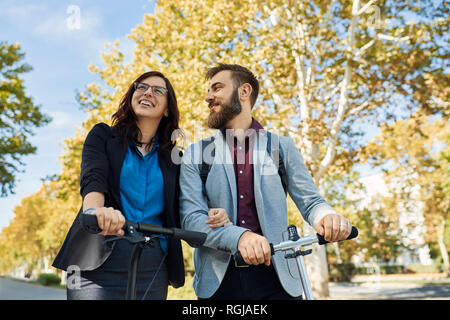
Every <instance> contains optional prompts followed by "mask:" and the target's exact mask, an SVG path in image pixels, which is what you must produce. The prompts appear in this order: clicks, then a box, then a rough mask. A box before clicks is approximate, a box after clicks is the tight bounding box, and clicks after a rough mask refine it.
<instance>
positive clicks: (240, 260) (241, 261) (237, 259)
mask: <svg viewBox="0 0 450 320" xmlns="http://www.w3.org/2000/svg"><path fill="white" fill-rule="evenodd" d="M269 245H270V255H271V256H273V255H274V254H275V250H274V249H273V244H272V243H269ZM234 264H235V266H236V267H247V266H248V264H247V263H245V261H244V258H242V255H241V252H240V251H239V250H238V251H237V252H236V253H235V254H234Z"/></svg>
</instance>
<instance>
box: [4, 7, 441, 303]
mask: <svg viewBox="0 0 450 320" xmlns="http://www.w3.org/2000/svg"><path fill="white" fill-rule="evenodd" d="M449 17H450V15H449V8H448V2H446V1H434V0H422V1H402V0H395V1H393V0H388V1H381V0H368V1H365V2H362V1H359V0H349V1H345V0H340V1H333V0H325V1H322V0H320V1H316V0H314V1H300V0H298V1H295V0H278V1H276V0H273V1H263V0H261V1H256V0H253V1H250V0H241V1H230V0H215V1H209V0H197V1H193V0H178V1H145V0H130V1H127V2H110V1H105V0H97V1H88V0H72V1H56V0H42V1H39V2H35V1H25V0H17V1H7V0H0V187H1V198H0V229H1V230H0V256H1V260H0V275H1V276H2V278H0V287H1V286H2V285H3V286H6V285H8V286H9V285H12V283H11V282H10V281H12V280H13V279H14V280H21V281H22V282H26V284H29V283H40V284H44V285H53V286H55V287H56V288H59V289H54V290H56V291H55V292H56V294H55V296H53V295H49V296H46V295H45V294H44V293H42V298H45V297H47V298H49V299H53V298H58V297H63V298H64V297H65V293H64V291H63V290H61V288H64V285H65V275H64V274H62V273H61V272H60V270H56V269H54V268H52V267H51V266H50V265H51V263H52V261H53V259H54V257H55V256H56V254H57V252H58V250H59V248H60V247H61V245H62V242H63V240H64V238H65V236H66V234H67V231H68V229H69V227H70V225H71V224H72V222H73V219H74V218H75V216H76V213H77V212H78V210H79V207H80V206H81V197H80V194H79V174H80V163H81V150H82V145H83V141H84V139H85V136H86V134H87V132H89V130H90V129H91V128H92V127H93V125H95V124H96V123H98V122H106V123H110V117H111V115H112V114H113V113H114V111H115V110H116V109H117V107H118V103H119V101H120V99H121V97H122V95H123V94H124V93H125V90H126V89H127V87H128V85H129V84H130V83H131V82H132V81H133V80H134V79H135V78H136V77H137V76H138V75H140V74H141V73H143V72H145V71H148V70H159V71H161V72H163V73H164V74H165V75H166V76H167V77H168V78H169V79H170V80H171V82H172V84H173V85H174V88H175V91H176V93H177V100H178V105H179V108H180V111H181V127H182V128H183V130H184V132H185V134H186V138H187V139H186V141H184V142H182V143H183V144H184V147H187V145H188V143H191V142H194V141H196V140H198V139H200V138H203V137H206V136H208V135H210V134H211V133H212V132H211V131H210V130H207V129H206V128H207V126H206V122H205V120H206V118H207V115H208V108H207V106H206V103H205V102H204V97H205V94H206V90H207V82H206V80H205V73H206V70H207V69H208V68H209V67H211V66H214V65H215V64H217V63H219V62H224V63H238V64H241V65H243V66H245V67H247V68H249V69H250V70H252V71H253V72H254V74H255V75H256V76H257V78H258V80H259V81H260V86H261V91H260V96H259V99H258V101H257V106H256V107H255V108H254V110H253V112H254V117H255V118H256V119H258V120H260V122H261V123H262V125H263V126H264V127H265V128H267V129H269V130H271V131H273V132H276V133H278V134H280V135H285V136H290V137H292V138H293V139H294V141H295V142H296V144H297V147H298V148H299V150H300V151H301V153H302V155H303V157H304V160H305V163H306V165H307V167H308V169H309V170H310V172H311V175H312V176H313V178H314V181H315V183H316V185H317V186H318V188H319V189H320V191H321V193H322V194H323V195H324V196H325V198H326V199H327V201H328V202H329V203H330V204H331V205H332V206H333V207H334V208H335V209H336V210H337V211H338V212H340V213H341V214H343V215H345V216H346V217H348V218H349V219H350V220H351V221H352V222H353V224H354V225H356V226H357V227H358V229H359V232H360V235H359V237H358V239H356V240H353V241H347V242H342V243H335V244H328V245H326V246H322V247H318V246H315V247H314V248H313V254H311V255H310V256H308V257H307V260H306V263H307V265H308V272H309V274H310V278H311V284H312V287H313V291H314V295H315V297H316V298H319V299H340V298H346V299H379V298H392V299H395V298H402V297H404V298H408V297H409V298H421V299H426V298H433V297H434V298H450V279H449V271H450V267H449V254H448V252H449V250H450V225H449V222H450V220H449V219H450V217H449V208H450V174H449V171H450V168H449V161H450V149H449V140H450V125H449V121H448V117H449V113H450V112H449V110H450V109H449V91H450V89H449V70H450V69H449V59H448V58H449V32H448V31H449V30H448V27H449V19H450V18H449ZM288 204H289V206H288V207H289V219H290V222H291V223H293V224H296V225H297V226H299V227H301V228H302V230H303V233H304V234H308V233H310V232H311V228H310V227H309V226H308V225H306V224H303V223H302V219H301V215H300V213H299V212H298V209H297V208H296V207H295V205H294V204H293V202H292V200H291V199H289V198H288ZM183 251H184V257H185V265H186V274H187V280H186V285H185V286H184V287H183V288H181V289H177V290H172V289H171V290H170V291H169V299H196V297H195V294H194V293H193V290H192V275H193V262H192V249H191V248H190V247H189V246H188V245H187V244H185V243H183ZM16 282H17V281H16ZM22 285H25V283H20V286H22ZM402 285H403V286H404V287H405V288H406V289H405V290H409V292H410V293H411V295H403V296H402V292H403V291H402V292H401V291H398V290H397V289H395V290H394V291H392V290H393V289H392V288H400V287H401V286H402ZM421 288H422V289H423V290H422V291H420V289H421ZM17 290H18V291H21V290H23V294H24V295H23V296H20V292H19V293H17V297H18V298H20V297H23V298H26V295H25V293H24V292H25V291H26V290H27V289H22V287H20V288H19V289H17ZM358 290H359V291H358ZM383 290H384V291H383ZM389 290H391V291H389ZM10 292H12V291H10ZM415 293H417V295H414V294H415ZM13 296H14V295H12V293H10V294H9V295H6V296H0V298H1V299H8V298H11V297H13ZM17 297H16V299H17ZM37 298H39V296H35V298H34V299H37Z"/></svg>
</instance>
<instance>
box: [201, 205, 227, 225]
mask: <svg viewBox="0 0 450 320" xmlns="http://www.w3.org/2000/svg"><path fill="white" fill-rule="evenodd" d="M208 216H209V219H208V220H206V222H205V223H206V224H209V227H210V228H212V229H214V228H219V227H224V226H228V225H232V224H233V223H232V222H231V221H230V219H229V218H228V214H227V212H226V211H225V209H222V208H212V209H209V212H208Z"/></svg>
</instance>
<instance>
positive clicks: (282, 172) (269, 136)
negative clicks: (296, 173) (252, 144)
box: [267, 131, 287, 194]
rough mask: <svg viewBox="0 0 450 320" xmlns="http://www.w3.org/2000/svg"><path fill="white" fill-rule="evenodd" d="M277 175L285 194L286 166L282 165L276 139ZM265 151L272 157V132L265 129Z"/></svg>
mask: <svg viewBox="0 0 450 320" xmlns="http://www.w3.org/2000/svg"><path fill="white" fill-rule="evenodd" d="M278 152H279V154H278V175H279V176H280V178H281V184H282V185H283V189H284V193H286V194H287V177H286V168H285V167H284V161H283V151H282V149H281V144H280V141H279V140H278ZM267 153H268V154H269V156H270V157H272V133H271V132H270V131H267Z"/></svg>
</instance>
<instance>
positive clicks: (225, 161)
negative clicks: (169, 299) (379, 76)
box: [180, 64, 351, 300]
mask: <svg viewBox="0 0 450 320" xmlns="http://www.w3.org/2000/svg"><path fill="white" fill-rule="evenodd" d="M207 79H209V81H210V82H209V89H208V94H207V95H206V102H207V103H208V107H209V109H210V114H209V118H208V126H209V127H210V128H215V129H219V130H218V132H217V133H216V134H215V136H214V137H213V138H212V139H210V140H209V141H210V144H209V145H208V147H207V148H203V147H202V142H197V143H194V144H192V145H190V146H189V147H188V148H187V150H186V152H185V154H184V156H183V160H182V164H181V169H180V170H181V172H180V188H181V196H180V215H181V220H182V227H183V228H185V229H188V230H195V231H201V232H206V233H207V234H208V237H207V240H206V242H205V244H204V246H203V247H201V248H199V249H196V250H195V252H194V267H195V271H196V274H195V276H194V284H193V285H194V290H195V293H196V294H197V296H198V297H199V298H200V299H286V300H288V299H295V300H297V299H301V294H302V291H301V282H300V279H299V274H298V269H297V268H296V265H295V261H292V259H289V260H287V259H285V258H284V254H276V255H274V256H273V257H271V254H270V246H269V243H279V242H281V241H283V240H286V239H283V234H285V233H286V228H287V226H288V217H287V204H286V193H285V191H284V189H283V184H282V177H281V176H280V174H278V168H277V165H278V163H279V161H278V160H277V159H275V157H273V155H269V154H268V152H267V143H268V136H269V134H268V133H267V131H265V130H264V129H263V127H262V126H261V124H259V122H258V121H256V120H255V119H253V118H252V115H251V110H252V108H253V106H254V104H255V102H256V100H257V97H258V91H259V84H258V81H257V79H256V78H255V77H254V75H253V74H252V73H251V72H250V71H249V70H248V69H246V68H244V67H242V66H239V65H228V64H220V65H218V66H217V67H214V68H211V69H210V70H209V71H208V73H207ZM270 137H271V141H270V142H269V143H271V149H277V148H278V147H279V148H280V150H279V154H280V156H281V158H282V161H283V164H284V167H285V184H286V191H287V192H288V193H289V194H290V196H291V198H292V199H293V201H294V202H295V204H296V205H297V207H298V209H299V210H300V212H301V214H302V216H303V218H304V219H305V220H306V221H307V222H308V223H309V224H310V225H312V226H313V227H314V228H315V229H316V230H317V232H318V233H319V234H322V235H324V237H325V239H326V240H327V241H330V242H333V241H340V240H344V239H346V238H347V237H348V235H349V234H350V231H351V224H350V222H349V221H348V220H347V219H346V218H344V217H343V216H341V215H339V214H337V213H336V212H335V211H334V210H333V209H332V208H331V207H330V205H328V204H327V202H326V201H325V200H324V199H323V198H322V197H321V196H320V195H319V194H318V191H317V188H316V186H315V185H314V182H313V180H312V178H311V175H310V174H309V172H308V170H307V168H306V166H305V165H304V162H303V159H302V156H301V155H300V152H299V151H298V149H297V148H296V147H295V145H294V142H293V140H292V139H291V138H288V137H280V136H277V135H275V134H273V133H271V134H270ZM205 141H206V140H205ZM205 141H203V143H204V142H205ZM211 155H213V157H212V158H213V163H212V165H211V167H210V169H209V172H208V174H207V179H206V183H204V182H203V181H202V178H201V176H200V170H201V165H199V164H201V163H203V162H204V161H205V160H207V159H206V158H208V156H210V157H211ZM211 208H213V209H214V210H216V211H217V212H223V211H225V212H226V213H227V214H228V217H229V220H230V221H231V223H227V224H223V226H222V227H218V228H209V227H208V225H207V224H208V212H209V210H210V209H211ZM205 222H206V223H205ZM238 250H239V251H240V253H241V255H242V257H243V259H244V261H245V262H246V263H248V264H250V265H251V266H250V267H237V266H236V265H235V261H234V258H233V256H232V254H234V253H236V252H237V251H238Z"/></svg>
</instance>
